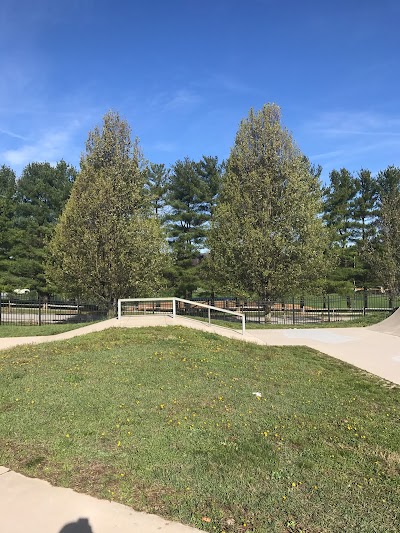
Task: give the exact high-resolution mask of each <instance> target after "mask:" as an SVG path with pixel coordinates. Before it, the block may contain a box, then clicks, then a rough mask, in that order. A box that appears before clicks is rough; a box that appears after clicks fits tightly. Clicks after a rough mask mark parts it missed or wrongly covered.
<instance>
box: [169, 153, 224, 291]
mask: <svg viewBox="0 0 400 533" xmlns="http://www.w3.org/2000/svg"><path fill="white" fill-rule="evenodd" d="M220 175H221V174H220V166H219V165H218V159H217V158H216V157H203V158H202V160H201V161H200V162H195V161H192V160H190V159H189V158H185V159H184V160H183V161H177V162H176V163H175V165H174V166H173V167H172V174H171V180H170V186H169V192H168V196H167V203H168V212H167V213H166V216H165V221H166V224H167V229H168V236H169V244H170V246H171V249H172V253H173V260H174V266H173V268H172V269H171V271H170V273H169V278H170V282H171V285H172V286H173V287H174V288H175V291H176V294H177V295H178V296H185V297H187V298H189V297H191V296H192V293H193V291H194V290H196V289H198V288H199V286H200V285H201V283H202V281H201V276H200V269H201V266H200V264H201V260H202V256H203V255H204V252H205V238H206V235H207V231H208V228H209V221H210V218H211V211H212V209H213V205H214V202H215V197H216V195H217V193H218V189H219V182H220Z"/></svg>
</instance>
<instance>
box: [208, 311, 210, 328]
mask: <svg viewBox="0 0 400 533" xmlns="http://www.w3.org/2000/svg"><path fill="white" fill-rule="evenodd" d="M208 325H209V326H211V309H210V308H208Z"/></svg>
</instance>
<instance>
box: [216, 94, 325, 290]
mask: <svg viewBox="0 0 400 533" xmlns="http://www.w3.org/2000/svg"><path fill="white" fill-rule="evenodd" d="M320 209H321V203H320V186H319V182H318V179H317V177H316V176H315V174H313V173H312V172H311V171H310V165H309V162H308V160H307V159H306V158H304V156H303V155H302V154H301V152H300V151H299V149H298V148H297V147H296V145H295V143H294V141H293V139H292V136H291V134H290V133H289V132H288V131H287V130H286V129H285V128H284V127H283V126H282V125H281V122H280V109H279V107H278V106H276V105H274V104H269V105H265V106H264V107H263V108H262V109H261V110H260V111H259V112H254V111H253V110H250V113H249V116H248V118H247V119H245V120H243V121H242V122H241V124H240V127H239V131H238V133H237V135H236V139H235V144H234V146H233V148H232V150H231V153H230V156H229V159H228V161H227V170H226V174H225V176H224V180H223V184H222V190H221V193H220V196H219V198H218V202H217V207H216V212H215V217H214V220H213V224H212V229H211V234H210V238H209V241H208V243H209V246H210V268H211V269H212V272H213V275H214V278H215V279H216V280H217V282H218V283H219V286H220V287H221V288H222V289H224V290H225V291H230V292H231V294H235V295H240V294H250V295H257V296H258V297H260V298H263V299H265V300H268V299H271V298H274V297H276V296H278V295H283V294H288V293H290V292H292V291H294V290H296V289H303V290H305V289H306V288H307V286H310V284H311V283H312V282H313V281H314V280H316V279H317V278H319V277H320V276H321V275H322V273H323V271H324V265H325V260H324V251H325V249H326V239H325V232H324V228H323V225H322V221H321V219H320V218H319V217H318V214H319V212H320Z"/></svg>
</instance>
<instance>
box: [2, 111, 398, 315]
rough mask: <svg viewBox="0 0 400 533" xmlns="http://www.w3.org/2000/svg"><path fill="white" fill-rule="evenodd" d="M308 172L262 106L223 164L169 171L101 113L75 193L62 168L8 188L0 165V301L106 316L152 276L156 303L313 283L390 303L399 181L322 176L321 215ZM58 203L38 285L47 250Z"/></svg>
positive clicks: (147, 287) (30, 171)
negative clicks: (12, 296)
mask: <svg viewBox="0 0 400 533" xmlns="http://www.w3.org/2000/svg"><path fill="white" fill-rule="evenodd" d="M321 170H322V169H321V167H319V166H313V165H312V164H311V163H310V161H309V160H308V158H307V157H306V156H304V155H302V154H301V153H300V151H299V150H298V148H297V147H296V146H295V143H294V142H293V139H292V137H291V135H290V134H289V132H288V131H287V130H286V129H285V128H284V127H283V126H282V125H281V122H280V110H279V108H278V107H277V106H275V105H266V106H264V107H263V109H262V110H261V111H259V112H254V111H250V114H249V116H248V117H247V118H246V119H245V120H243V121H242V123H241V125H240V128H239V131H238V133H237V136H236V140H235V144H234V146H233V148H232V151H231V154H230V157H229V160H228V161H227V163H222V164H220V163H219V162H218V158H217V157H213V156H203V157H202V158H201V160H200V161H195V160H192V159H190V158H189V157H187V158H185V159H183V160H178V161H176V162H175V164H173V165H172V166H171V167H170V168H167V167H166V165H165V164H163V163H146V162H145V161H144V159H143V156H142V154H141V151H140V148H139V145H138V142H137V141H136V140H133V141H132V140H131V138H130V129H129V126H128V125H127V123H126V122H125V121H123V120H121V119H120V118H119V116H118V115H117V114H116V113H108V114H107V115H106V116H105V117H104V122H103V124H102V126H101V127H99V128H95V129H94V130H93V131H92V132H90V134H89V137H88V140H87V144H86V152H85V154H84V155H83V156H82V160H81V170H80V173H79V179H78V180H76V181H75V178H76V170H75V169H74V168H73V167H72V166H70V165H68V164H67V163H65V162H64V161H60V162H59V163H58V164H57V165H52V164H50V163H38V162H32V163H30V164H28V165H27V166H26V167H25V168H24V169H23V171H22V174H21V175H20V176H19V177H17V176H16V174H15V172H14V171H13V170H12V169H11V168H9V167H7V166H4V165H3V166H0V289H1V290H2V291H3V292H4V291H10V290H14V289H16V288H29V289H31V290H35V289H36V290H38V291H39V292H41V293H48V292H50V291H55V290H57V291H58V290H62V291H64V292H69V293H71V294H79V295H82V296H83V295H85V296H87V297H89V296H90V297H95V299H97V300H98V301H101V302H102V303H103V304H104V305H109V303H110V301H111V300H112V299H114V298H116V297H118V295H121V294H122V293H123V294H129V295H131V296H132V295H136V294H141V295H142V294H150V293H151V294H153V293H154V291H157V290H158V288H159V287H160V283H161V275H160V273H161V272H163V273H164V274H165V277H166V278H167V285H166V286H165V290H166V291H167V294H171V293H174V294H176V295H178V296H186V297H190V296H193V295H200V294H204V295H205V294H209V295H211V294H212V293H213V292H215V291H217V292H219V293H220V294H221V295H231V296H239V295H241V294H250V293H252V294H257V295H258V296H262V297H266V298H268V297H273V296H274V295H277V294H279V293H285V294H288V293H290V292H293V291H294V290H301V291H306V290H307V285H308V284H309V283H310V282H311V280H313V279H315V277H316V275H317V274H318V277H319V278H320V279H319V281H318V284H319V286H320V288H321V289H322V290H324V291H327V292H343V293H349V291H351V290H353V289H355V288H361V287H365V288H368V287H378V286H382V287H384V288H386V289H390V290H391V291H398V290H399V285H400V281H399V279H400V273H399V263H400V255H399V252H398V249H399V246H398V242H397V241H398V225H397V218H398V212H399V205H398V195H399V186H398V175H399V172H400V171H399V169H398V168H396V167H393V166H392V167H388V168H387V169H386V170H384V171H382V172H379V173H378V174H377V175H372V173H371V172H370V171H369V170H368V169H366V168H362V169H361V170H360V171H359V172H357V173H354V172H350V171H349V170H348V169H346V168H343V167H342V168H340V169H339V170H337V169H333V170H332V171H331V172H330V174H329V180H328V182H327V183H326V185H325V187H324V188H323V190H322V192H323V195H322V204H321V201H320V200H321V189H320V183H319V179H320V175H321ZM74 182H75V185H74V192H73V194H72V196H71V197H70V194H71V189H72V186H73V184H74ZM68 198H70V200H69V204H68V208H67V209H66V210H65V213H64V215H63V219H62V221H61V223H60V224H59V226H58V227H57V234H56V235H55V236H54V239H53V241H52V244H51V246H50V250H51V260H50V261H49V262H48V263H49V267H48V272H49V276H50V279H51V280H52V284H51V285H49V284H48V282H47V279H46V277H45V272H44V268H45V264H46V262H47V261H48V248H47V246H48V243H49V241H50V240H51V239H52V236H53V232H54V228H55V227H56V224H57V221H58V220H59V217H60V215H61V213H62V211H63V209H64V206H65V204H66V202H67V200H68ZM316 213H317V214H318V216H317V215H316ZM160 226H162V229H163V231H164V236H163V233H162V230H161V228H160ZM211 226H212V231H211V233H210V228H211ZM326 235H328V238H327V239H326ZM167 244H169V252H168V253H167V254H165V253H164V252H163V251H162V249H163V247H164V245H165V246H167ZM209 248H211V250H209ZM166 255H167V257H168V258H169V261H168V260H167V261H166ZM150 257H152V258H153V259H150ZM331 258H333V259H334V260H333V261H330V260H331ZM328 259H329V261H330V262H328ZM152 261H153V262H152ZM121 264H123V265H128V268H124V269H122V271H121V270H120V269H119V265H121ZM328 264H329V265H330V268H329V269H327V270H326V269H325V271H324V268H323V266H327V265H328ZM165 265H167V267H166V268H165ZM318 265H319V266H318ZM127 272H129V275H128V274H127ZM122 286H123V287H124V288H122Z"/></svg>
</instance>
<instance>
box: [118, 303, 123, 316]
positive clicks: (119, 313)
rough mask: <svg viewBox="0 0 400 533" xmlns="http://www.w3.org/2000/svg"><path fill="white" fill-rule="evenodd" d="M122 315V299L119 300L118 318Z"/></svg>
mask: <svg viewBox="0 0 400 533" xmlns="http://www.w3.org/2000/svg"><path fill="white" fill-rule="evenodd" d="M121 316H122V302H121V300H118V320H119V319H120V318H121Z"/></svg>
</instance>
